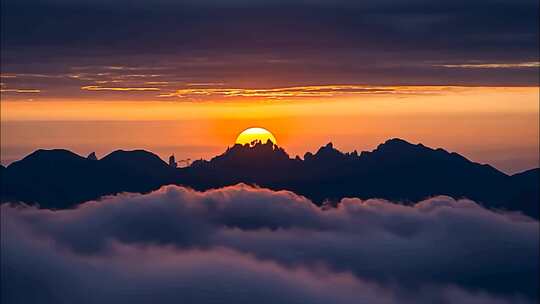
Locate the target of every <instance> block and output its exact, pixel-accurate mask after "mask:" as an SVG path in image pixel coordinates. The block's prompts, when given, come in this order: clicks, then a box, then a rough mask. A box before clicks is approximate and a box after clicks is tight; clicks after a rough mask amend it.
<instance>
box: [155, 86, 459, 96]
mask: <svg viewBox="0 0 540 304" xmlns="http://www.w3.org/2000/svg"><path fill="white" fill-rule="evenodd" d="M195 85H196V84H192V86H195ZM220 85H221V84H220ZM197 86H201V87H202V88H188V89H179V90H176V91H174V92H171V93H163V94H160V95H158V97H179V98H211V97H255V98H267V99H281V98H321V97H336V96H352V95H427V94H437V93H442V92H445V91H449V90H459V89H462V88H460V87H448V86H367V85H354V84H350V85H318V86H298V87H280V88H261V89H256V88H205V87H203V86H207V84H198V85H197Z"/></svg>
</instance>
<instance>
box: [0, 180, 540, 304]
mask: <svg viewBox="0 0 540 304" xmlns="http://www.w3.org/2000/svg"><path fill="white" fill-rule="evenodd" d="M1 210H2V218H1V219H2V221H1V223H2V230H1V232H2V239H1V241H2V270H1V271H2V302H3V303H11V302H13V301H14V300H15V299H18V300H20V301H22V302H32V297H35V298H36V299H37V298H39V299H40V302H45V303H46V302H50V303H59V302H80V300H81V299H83V300H84V299H86V301H87V302H88V303H98V302H99V303H137V301H140V302H148V301H150V299H152V301H153V302H159V303H168V302H173V301H178V300H182V301H183V302H188V303H189V302H190V303H215V302H219V303H224V302H226V303H248V302H254V301H255V300H256V301H257V302H262V303H265V301H266V302H268V303H277V302H279V303H328V302H332V303H434V302H438V303H519V302H520V301H523V303H527V302H531V303H532V302H534V301H535V300H537V299H538V298H537V291H538V289H537V288H538V287H537V286H538V252H539V248H538V237H539V224H538V222H537V221H534V220H532V219H530V218H527V217H524V216H522V215H519V214H510V213H500V212H495V211H490V210H486V209H484V208H482V207H481V206H479V205H477V204H476V203H474V202H472V201H469V200H454V199H452V198H449V197H436V198H432V199H429V200H426V201H422V202H419V203H417V204H415V205H414V206H403V205H399V204H394V203H391V202H387V201H383V200H367V201H361V200H359V199H354V198H350V199H344V200H342V201H341V202H340V203H339V204H338V205H337V208H330V209H328V208H323V209H321V208H319V207H317V206H315V205H314V204H312V203H311V201H309V200H308V199H306V198H304V197H301V196H298V195H296V194H294V193H291V192H287V191H277V192H276V191H271V190H266V189H259V188H253V187H249V186H246V185H242V184H240V185H237V186H232V187H226V188H221V189H215V190H209V191H206V192H196V191H193V190H190V189H187V188H183V187H177V186H167V187H163V188H162V189H160V190H158V191H155V192H152V193H149V194H145V195H141V194H121V195H117V196H110V197H106V198H103V199H102V200H100V201H96V202H88V203H85V204H82V205H80V206H79V207H77V208H76V209H73V210H58V211H51V210H42V209H36V208H34V207H24V206H23V207H21V206H18V205H3V206H2V209H1ZM28 288H31V289H32V292H28V290H27V289H28ZM23 300H24V301H23Z"/></svg>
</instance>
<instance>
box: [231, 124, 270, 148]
mask: <svg viewBox="0 0 540 304" xmlns="http://www.w3.org/2000/svg"><path fill="white" fill-rule="evenodd" d="M256 140H258V141H261V142H262V143H263V144H264V143H266V142H267V141H269V140H270V141H271V142H273V143H274V144H277V140H276V138H275V137H274V135H273V134H272V133H270V131H268V130H266V129H264V128H249V129H245V130H244V131H242V133H240V134H239V135H238V137H237V138H236V143H237V144H240V145H245V144H250V145H251V144H252V143H253V142H254V141H256Z"/></svg>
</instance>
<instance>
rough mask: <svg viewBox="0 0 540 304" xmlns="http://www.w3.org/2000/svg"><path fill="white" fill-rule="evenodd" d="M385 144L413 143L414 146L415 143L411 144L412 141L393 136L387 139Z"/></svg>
mask: <svg viewBox="0 0 540 304" xmlns="http://www.w3.org/2000/svg"><path fill="white" fill-rule="evenodd" d="M383 145H411V146H413V144H411V143H410V142H408V141H406V140H404V139H401V138H397V137H395V138H391V139H389V140H387V141H385V142H384V144H383Z"/></svg>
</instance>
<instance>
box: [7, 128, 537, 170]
mask: <svg viewBox="0 0 540 304" xmlns="http://www.w3.org/2000/svg"><path fill="white" fill-rule="evenodd" d="M395 140H399V141H404V142H406V143H408V144H410V145H413V146H418V145H422V146H424V147H426V148H429V149H431V150H438V149H442V150H444V151H446V152H447V153H457V154H459V155H461V156H464V157H465V158H466V159H467V160H469V161H471V162H474V163H479V164H487V165H490V166H491V167H493V168H495V169H497V170H499V171H501V172H503V173H505V174H507V175H513V174H519V173H523V172H526V171H530V170H534V169H538V168H539V167H540V166H535V167H530V168H526V169H523V170H521V171H516V172H505V171H504V170H501V169H499V168H497V167H496V166H493V165H492V164H489V163H481V162H478V161H475V160H473V159H470V158H469V157H467V156H466V155H464V154H462V153H460V152H459V151H452V150H448V149H446V148H444V147H431V146H428V145H425V144H423V143H421V142H418V143H414V142H410V141H408V140H406V139H403V138H398V137H392V138H388V139H386V140H385V141H383V142H380V143H379V144H377V145H376V146H375V147H374V148H373V149H370V150H367V149H366V150H356V149H355V150H352V151H346V150H341V149H339V148H338V147H336V146H335V145H334V143H333V142H331V141H330V142H327V143H326V144H323V145H320V146H319V147H318V148H316V149H314V150H310V151H304V153H301V154H290V153H288V152H287V149H285V148H284V147H282V146H280V145H278V144H275V143H274V142H273V141H272V140H270V139H268V140H267V142H266V143H263V141H261V140H255V141H254V142H255V143H254V144H253V143H245V144H241V143H233V144H232V145H230V146H226V147H224V148H223V149H222V152H219V153H216V154H214V155H212V156H210V157H207V158H203V157H200V158H178V157H176V155H175V154H174V153H169V154H166V152H163V153H161V154H160V153H156V152H155V151H152V150H147V149H142V148H141V149H137V148H134V149H113V150H110V151H108V152H106V153H103V154H99V153H97V152H96V151H89V152H88V153H78V152H76V151H73V150H70V149H64V148H51V149H43V148H39V149H36V150H34V151H31V152H30V153H28V154H25V155H23V157H21V158H19V159H15V160H13V161H12V162H10V163H7V164H4V163H2V164H1V165H2V166H4V167H8V166H9V165H11V164H12V163H13V162H17V161H20V160H22V159H24V158H26V157H27V156H29V155H30V154H32V153H34V152H37V151H39V150H45V151H53V150H66V151H69V152H71V153H74V154H75V155H78V156H80V157H82V158H87V157H88V155H90V154H92V153H95V155H96V156H97V160H100V159H102V158H104V157H106V156H108V155H110V154H112V153H114V152H117V151H123V152H132V151H145V152H149V153H152V154H154V155H156V156H158V157H159V158H160V159H161V161H163V163H167V159H169V157H170V156H174V157H175V158H176V160H177V162H178V164H179V165H178V168H179V169H181V168H186V167H189V166H191V165H192V164H193V162H194V161H197V160H204V161H209V160H211V159H212V158H213V157H216V156H219V155H223V154H225V153H227V151H229V149H231V148H233V147H234V146H237V145H239V146H243V147H248V148H253V147H254V146H256V145H264V144H267V143H268V142H271V143H272V144H273V145H274V147H277V148H282V149H283V150H284V151H285V153H287V155H288V156H289V159H295V158H298V159H301V160H302V161H304V160H305V155H306V154H309V153H311V154H316V153H317V152H318V151H319V150H320V149H322V148H325V147H328V146H329V145H330V146H331V147H332V148H333V149H335V150H337V151H338V152H340V153H342V154H348V153H354V152H357V153H358V155H360V154H361V153H363V152H373V151H375V150H376V149H377V148H378V147H379V146H380V145H383V144H385V143H387V142H390V141H395ZM181 163H184V164H186V165H183V166H181V165H180V164H181Z"/></svg>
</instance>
